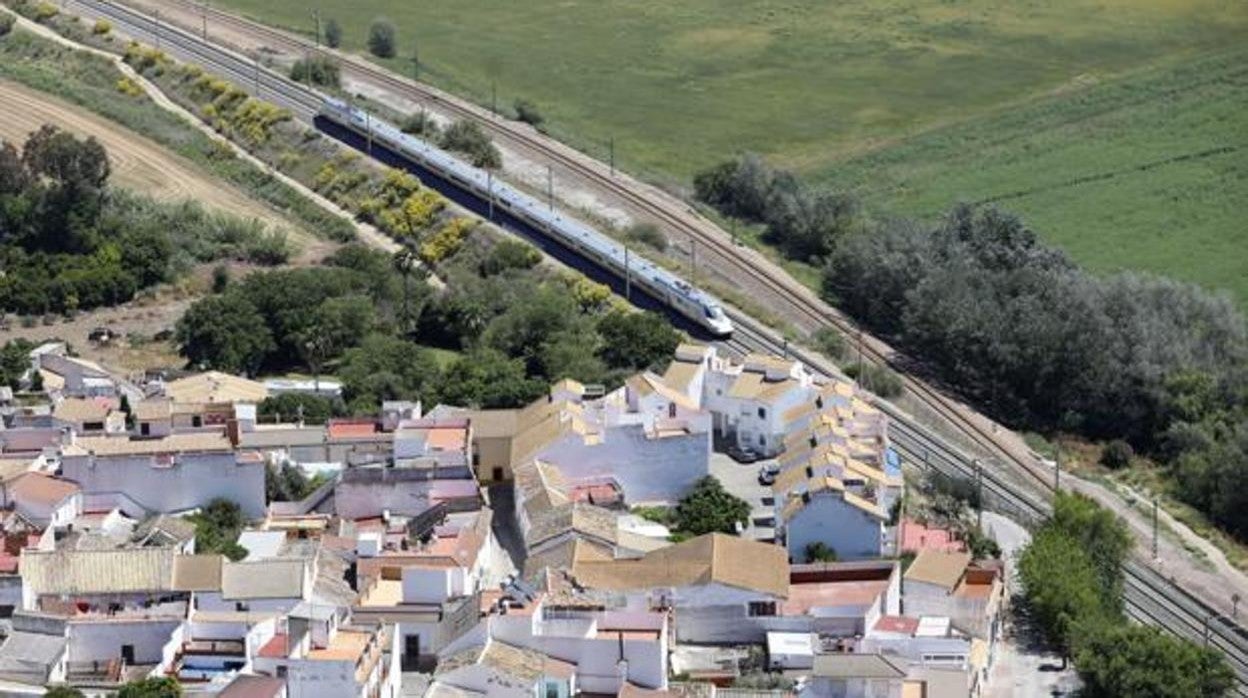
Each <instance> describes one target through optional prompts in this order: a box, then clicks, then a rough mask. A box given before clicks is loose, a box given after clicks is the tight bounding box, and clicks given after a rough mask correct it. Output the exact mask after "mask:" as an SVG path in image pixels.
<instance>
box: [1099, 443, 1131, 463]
mask: <svg viewBox="0 0 1248 698" xmlns="http://www.w3.org/2000/svg"><path fill="white" fill-rule="evenodd" d="M1134 456H1135V450H1134V449H1132V448H1131V444H1129V443H1127V442H1126V441H1123V440H1122V439H1114V440H1113V441H1110V442H1109V443H1107V444H1105V449H1104V450H1102V451H1101V459H1100V463H1101V465H1103V466H1105V467H1106V468H1109V469H1110V470H1120V469H1122V468H1125V467H1127V466H1128V465H1131V459H1132V458H1133V457H1134Z"/></svg>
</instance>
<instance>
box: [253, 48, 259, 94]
mask: <svg viewBox="0 0 1248 698" xmlns="http://www.w3.org/2000/svg"><path fill="white" fill-rule="evenodd" d="M251 55H252V57H253V58H254V59H255V62H256V99H260V52H259V51H256V52H255V53H253V54H251Z"/></svg>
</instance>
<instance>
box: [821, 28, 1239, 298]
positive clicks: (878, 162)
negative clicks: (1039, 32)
mask: <svg viewBox="0 0 1248 698" xmlns="http://www.w3.org/2000/svg"><path fill="white" fill-rule="evenodd" d="M819 178H820V179H821V180H822V181H824V182H826V183H827V184H829V185H830V186H832V187H835V188H838V189H849V190H853V191H856V192H858V193H859V194H860V195H861V196H862V197H863V198H864V200H865V201H866V202H867V203H868V207H869V208H870V209H871V210H872V211H874V212H875V213H876V214H877V215H881V214H883V213H893V214H903V215H918V216H921V217H931V216H934V215H939V214H941V213H942V212H944V211H947V210H948V209H949V204H950V202H953V201H959V200H960V201H972V202H985V203H988V202H992V203H996V204H997V205H999V206H1001V207H1002V208H1004V209H1007V210H1010V211H1015V212H1017V213H1020V214H1022V215H1023V216H1024V218H1025V219H1026V220H1027V221H1028V222H1029V223H1030V224H1031V226H1032V227H1033V228H1035V229H1036V230H1037V231H1039V232H1040V233H1042V234H1043V235H1044V237H1045V238H1046V239H1048V240H1049V241H1051V242H1053V243H1056V244H1058V245H1060V246H1062V247H1064V248H1065V249H1067V250H1068V251H1069V252H1070V253H1071V254H1072V255H1073V256H1074V257H1075V258H1076V259H1078V260H1079V261H1080V262H1081V263H1083V264H1084V265H1086V266H1088V267H1089V268H1092V269H1094V270H1099V271H1113V270H1119V269H1146V270H1150V271H1155V272H1158V273H1164V274H1168V275H1171V276H1173V277H1176V278H1180V279H1184V280H1188V281H1195V282H1198V283H1201V284H1203V285H1205V286H1208V287H1209V288H1220V289H1226V290H1229V291H1231V293H1232V294H1233V295H1234V296H1235V298H1236V300H1237V301H1238V302H1239V304H1240V306H1241V307H1248V224H1246V223H1245V212H1246V211H1248V46H1245V47H1243V48H1240V49H1234V50H1227V51H1222V52H1217V53H1215V54H1212V55H1207V56H1204V57H1201V58H1199V59H1189V60H1184V61H1181V62H1178V63H1176V64H1174V65H1169V66H1165V67H1161V68H1154V69H1150V70H1147V71H1144V72H1142V73H1140V74H1138V75H1134V76H1131V77H1129V78H1123V79H1119V80H1115V81H1111V82H1109V83H1106V84H1101V85H1094V86H1090V87H1087V88H1084V89H1082V90H1078V91H1074V92H1072V93H1069V94H1065V95H1059V96H1055V97H1052V98H1049V99H1044V100H1039V101H1036V102H1033V103H1031V104H1028V105H1026V106H1024V107H1020V108H1017V109H1011V110H1008V111H1006V112H1003V113H1000V114H997V115H993V116H987V117H983V118H978V119H973V120H970V121H968V122H964V123H961V124H958V125H956V126H952V127H948V128H944V129H939V130H935V131H932V132H928V133H925V134H922V135H920V136H917V137H914V138H910V139H906V140H903V141H901V142H899V143H897V144H895V145H892V146H889V147H886V148H882V149H878V150H876V151H874V152H872V153H870V154H867V155H864V156H860V157H856V158H851V159H847V160H845V161H842V162H840V163H837V164H836V165H834V166H832V167H829V168H826V169H825V170H824V171H823V172H821V173H820V175H819Z"/></svg>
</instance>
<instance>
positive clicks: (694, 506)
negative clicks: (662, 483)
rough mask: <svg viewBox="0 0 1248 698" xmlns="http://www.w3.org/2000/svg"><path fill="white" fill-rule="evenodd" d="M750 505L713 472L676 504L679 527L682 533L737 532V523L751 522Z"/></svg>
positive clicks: (699, 481) (677, 524)
mask: <svg viewBox="0 0 1248 698" xmlns="http://www.w3.org/2000/svg"><path fill="white" fill-rule="evenodd" d="M749 516H750V505H749V503H748V502H746V501H745V500H743V499H741V498H740V497H737V496H735V495H733V494H732V493H731V492H729V491H728V490H725V489H724V486H723V485H722V484H720V482H719V480H717V479H715V478H714V477H713V476H711V475H707V476H706V477H703V478H702V479H701V480H698V482H697V484H695V485H694V487H693V490H692V491H691V492H689V494H687V495H685V498H684V499H682V500H680V504H678V505H677V506H676V526H677V528H679V529H680V531H681V532H682V533H686V534H689V535H693V536H700V535H702V534H704V533H731V534H734V535H735V534H736V533H737V524H741V523H745V522H748V520H749Z"/></svg>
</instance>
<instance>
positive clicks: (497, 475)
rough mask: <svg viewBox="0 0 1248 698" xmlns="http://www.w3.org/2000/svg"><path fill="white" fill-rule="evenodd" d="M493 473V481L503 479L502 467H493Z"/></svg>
mask: <svg viewBox="0 0 1248 698" xmlns="http://www.w3.org/2000/svg"><path fill="white" fill-rule="evenodd" d="M493 475H494V481H495V482H498V481H499V480H502V479H503V469H502V468H495V469H494V472H493Z"/></svg>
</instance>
